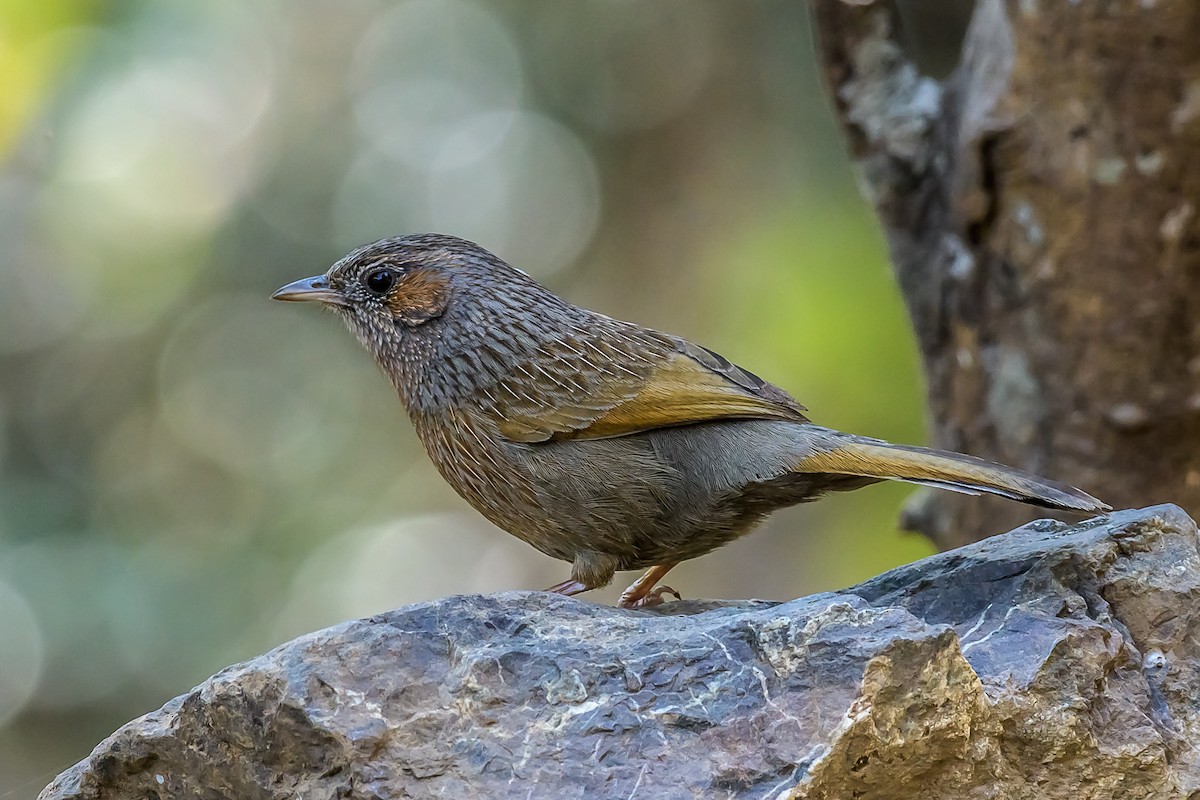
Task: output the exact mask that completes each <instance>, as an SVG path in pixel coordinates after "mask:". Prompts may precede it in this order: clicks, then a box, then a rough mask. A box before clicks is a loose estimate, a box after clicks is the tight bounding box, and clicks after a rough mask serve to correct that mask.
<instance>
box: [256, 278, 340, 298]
mask: <svg viewBox="0 0 1200 800" xmlns="http://www.w3.org/2000/svg"><path fill="white" fill-rule="evenodd" d="M271 299H272V300H284V301H287V302H290V303H303V302H317V303H325V304H326V305H331V306H345V305H347V303H346V298H345V297H343V296H342V293H341V292H338V291H335V290H334V289H332V288H330V286H329V281H327V280H326V279H325V276H324V275H314V276H313V277H311V278H301V279H300V280H298V281H292V282H291V283H289V284H288V285H287V286H280V287H279V288H278V289H276V290H275V294H273V295H271Z"/></svg>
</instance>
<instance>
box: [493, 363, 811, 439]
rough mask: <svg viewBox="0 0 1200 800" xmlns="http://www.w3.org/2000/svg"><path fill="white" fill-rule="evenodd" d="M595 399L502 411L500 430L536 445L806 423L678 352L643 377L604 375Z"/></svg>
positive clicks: (784, 407) (787, 409)
mask: <svg viewBox="0 0 1200 800" xmlns="http://www.w3.org/2000/svg"><path fill="white" fill-rule="evenodd" d="M598 395H599V397H600V398H601V399H599V400H597V399H596V394H591V395H589V396H588V397H587V398H581V399H580V400H576V401H574V402H569V403H561V404H556V405H555V407H554V408H552V409H546V408H544V407H543V408H541V409H538V410H534V409H531V410H530V411H529V412H528V413H521V412H520V411H519V410H517V409H514V408H512V407H510V408H506V409H505V410H504V413H502V415H501V419H500V420H499V427H500V432H501V433H502V434H503V435H504V436H506V437H507V438H509V439H511V440H513V441H520V442H537V441H546V440H548V439H606V438H611V437H615V436H626V435H628V434H632V433H637V432H639V431H645V430H652V429H654V428H664V427H671V426H676V425H689V424H694V423H698V422H708V421H712V420H719V419H780V420H791V421H795V422H804V421H806V420H805V417H804V416H803V415H802V414H801V413H800V412H799V411H798V410H797V409H796V408H794V407H791V406H789V405H785V404H783V403H781V402H778V401H776V400H774V399H770V398H766V397H761V396H759V395H757V394H754V393H752V392H751V391H750V390H748V389H746V388H744V387H742V386H739V385H738V384H736V383H734V382H732V381H731V380H729V379H728V378H726V377H724V376H722V375H720V374H718V373H716V372H713V371H712V370H711V369H709V368H708V367H706V366H704V365H703V364H700V363H698V362H697V361H696V360H694V359H693V358H690V357H689V356H687V355H685V354H683V353H672V354H671V355H669V356H667V357H666V358H665V359H664V360H663V361H660V362H658V363H657V364H655V365H653V367H651V368H650V369H649V370H648V374H647V375H645V377H640V376H634V375H632V374H630V375H629V376H626V377H625V378H623V379H613V378H612V376H609V377H608V379H607V380H605V381H604V382H603V383H602V384H601V385H600V387H598ZM603 398H607V399H603Z"/></svg>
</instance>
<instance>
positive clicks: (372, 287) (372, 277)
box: [363, 268, 396, 295]
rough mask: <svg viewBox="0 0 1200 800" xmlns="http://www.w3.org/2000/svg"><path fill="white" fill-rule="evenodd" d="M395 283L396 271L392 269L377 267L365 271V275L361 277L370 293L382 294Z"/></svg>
mask: <svg viewBox="0 0 1200 800" xmlns="http://www.w3.org/2000/svg"><path fill="white" fill-rule="evenodd" d="M395 283H396V273H395V271H394V270H390V269H387V268H384V269H377V270H373V271H371V272H368V273H367V277H365V278H363V284H365V285H366V287H367V290H368V291H369V292H371V294H377V295H384V294H387V293H388V290H389V289H391V288H392V286H393V285H395Z"/></svg>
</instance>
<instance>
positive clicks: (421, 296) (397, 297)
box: [387, 268, 450, 327]
mask: <svg viewBox="0 0 1200 800" xmlns="http://www.w3.org/2000/svg"><path fill="white" fill-rule="evenodd" d="M449 302H450V282H449V281H448V280H446V277H445V276H444V275H442V274H441V273H439V272H438V271H437V270H433V269H425V268H417V269H413V270H410V271H408V272H406V273H404V275H403V276H402V277H401V278H400V280H399V282H398V283H397V284H396V287H395V288H394V289H393V290H392V291H391V292H390V293H389V294H388V298H387V304H388V306H389V307H390V308H391V309H392V314H393V315H395V317H396V319H397V320H399V321H400V322H403V323H404V324H405V325H408V326H410V327H415V326H417V325H422V324H424V323H426V322H428V321H429V320H431V319H437V318H438V317H440V316H441V315H442V314H443V313H445V311H446V305H447V304H448V303H449Z"/></svg>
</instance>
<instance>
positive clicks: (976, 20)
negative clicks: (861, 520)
mask: <svg viewBox="0 0 1200 800" xmlns="http://www.w3.org/2000/svg"><path fill="white" fill-rule="evenodd" d="M812 9H813V19H814V27H815V28H816V31H817V35H818V39H819V42H820V52H821V58H822V62H823V68H824V71H825V74H826V78H827V82H828V86H829V87H830V90H831V92H832V94H833V97H834V99H835V104H836V108H837V113H838V116H839V118H840V120H841V122H842V123H843V125H844V129H845V132H846V135H847V137H848V139H849V142H850V148H851V151H852V155H853V157H854V159H855V160H856V162H857V164H858V166H859V168H860V170H861V178H862V184H863V186H864V190H865V192H866V194H867V195H868V197H869V198H870V200H871V201H872V202H873V203H874V205H875V208H876V209H877V211H878V214H879V217H880V219H881V221H882V223H883V226H884V230H885V233H886V237H887V240H888V244H889V247H890V250H891V257H892V261H893V263H894V266H895V269H896V274H897V276H898V279H899V283H900V286H901V289H902V291H903V294H904V296H905V300H906V302H907V304H908V308H909V312H910V315H911V317H912V320H913V325H914V328H915V330H916V334H917V338H918V342H919V347H920V351H921V353H922V357H923V359H924V365H925V373H926V381H927V387H928V406H929V414H930V421H931V428H932V430H931V433H932V439H933V443H934V444H935V445H936V446H938V447H944V448H948V449H953V450H959V451H964V452H968V453H972V454H975V455H979V456H983V457H986V458H990V459H994V460H997V461H1001V462H1005V463H1009V464H1013V465H1016V466H1021V467H1024V468H1026V469H1030V470H1033V471H1035V472H1039V473H1042V474H1045V475H1049V476H1052V477H1055V478H1058V479H1060V480H1066V481H1070V482H1073V483H1075V484H1077V485H1079V486H1081V487H1083V488H1085V489H1086V490H1087V491H1089V492H1091V493H1092V494H1095V495H1097V496H1098V497H1101V498H1103V499H1104V500H1106V501H1107V502H1109V503H1110V504H1112V505H1113V506H1115V507H1118V508H1119V507H1125V506H1140V505H1145V504H1147V503H1151V502H1162V501H1165V500H1169V501H1172V502H1177V503H1180V504H1181V505H1183V506H1184V507H1185V508H1186V509H1188V510H1189V511H1190V512H1192V513H1193V514H1194V513H1197V512H1200V447H1198V446H1197V442H1200V223H1198V221H1197V213H1196V212H1197V206H1198V205H1200V3H1196V2H1195V0H1156V1H1155V2H1146V1H1145V0H1113V1H1112V2H1082V3H1068V2H1050V0H979V2H978V3H977V5H976V8H975V14H974V17H973V19H972V23H971V26H970V29H969V31H968V34H967V36H966V41H965V42H964V45H963V50H962V57H961V61H960V63H959V65H958V68H957V69H956V71H955V72H954V73H953V74H952V75H951V76H950V77H949V78H947V79H945V80H942V81H938V80H935V79H933V78H931V77H929V76H926V75H922V74H921V73H920V72H919V70H918V69H917V67H916V66H915V65H914V63H913V61H912V60H911V59H910V58H909V55H908V54H907V53H906V52H905V47H904V44H903V42H902V37H901V35H900V16H899V14H898V12H897V7H896V4H895V3H893V2H890V0H813V5H812ZM1031 515H1032V514H1031V512H1029V511H1027V510H1026V509H1023V508H1021V507H1019V506H1017V505H1015V504H1012V503H1007V504H1005V503H1002V502H998V501H993V500H986V501H982V502H981V501H980V500H979V499H974V498H973V499H971V500H969V501H966V502H964V501H963V499H962V498H958V497H955V496H948V495H947V493H944V492H943V493H929V492H922V493H920V494H919V495H917V496H915V497H914V500H913V502H911V503H910V504H909V506H908V507H907V508H906V511H905V519H904V524H905V525H906V527H909V528H912V529H915V530H919V531H921V532H922V533H925V534H926V535H929V536H930V537H932V538H933V539H934V541H935V542H937V544H938V545H939V546H941V547H942V548H948V547H953V546H956V545H959V544H962V543H963V542H965V541H971V540H975V539H979V538H981V537H983V536H987V535H990V534H994V533H996V532H998V531H1001V530H1004V529H1005V528H1007V527H1009V526H1011V525H1013V524H1016V523H1018V522H1021V521H1023V520H1025V519H1028V518H1029V516H1031Z"/></svg>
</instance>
